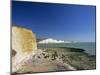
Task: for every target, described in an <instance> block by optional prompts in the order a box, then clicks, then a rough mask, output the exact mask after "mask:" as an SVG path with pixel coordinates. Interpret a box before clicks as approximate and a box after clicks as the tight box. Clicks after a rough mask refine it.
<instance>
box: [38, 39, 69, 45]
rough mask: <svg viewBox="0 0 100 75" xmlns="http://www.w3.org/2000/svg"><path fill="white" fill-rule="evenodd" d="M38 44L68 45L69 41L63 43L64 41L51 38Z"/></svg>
mask: <svg viewBox="0 0 100 75" xmlns="http://www.w3.org/2000/svg"><path fill="white" fill-rule="evenodd" d="M38 43H40V44H41V43H70V41H64V40H56V39H52V38H48V39H45V40H42V41H39V42H38Z"/></svg>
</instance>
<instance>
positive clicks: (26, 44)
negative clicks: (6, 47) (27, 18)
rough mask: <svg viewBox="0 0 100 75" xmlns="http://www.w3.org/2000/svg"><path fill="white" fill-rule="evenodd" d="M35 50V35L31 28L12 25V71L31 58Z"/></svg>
mask: <svg viewBox="0 0 100 75" xmlns="http://www.w3.org/2000/svg"><path fill="white" fill-rule="evenodd" d="M36 50H37V43H36V35H35V33H33V32H32V31H31V30H29V29H26V28H23V27H18V26H12V51H11V52H12V53H11V54H12V72H16V71H17V70H19V69H20V66H21V65H22V64H23V63H24V62H25V61H27V60H28V59H29V58H31V56H32V55H34V54H35V52H36Z"/></svg>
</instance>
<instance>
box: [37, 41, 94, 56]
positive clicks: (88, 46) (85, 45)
mask: <svg viewBox="0 0 100 75" xmlns="http://www.w3.org/2000/svg"><path fill="white" fill-rule="evenodd" d="M38 47H44V48H54V47H71V48H81V49H84V50H85V52H86V53H88V54H90V55H96V43H95V42H79V43H52V44H50V43H49V44H38Z"/></svg>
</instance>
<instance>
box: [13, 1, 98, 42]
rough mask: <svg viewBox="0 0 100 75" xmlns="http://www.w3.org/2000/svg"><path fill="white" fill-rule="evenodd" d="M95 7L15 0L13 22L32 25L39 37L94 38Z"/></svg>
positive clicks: (84, 39)
mask: <svg viewBox="0 0 100 75" xmlns="http://www.w3.org/2000/svg"><path fill="white" fill-rule="evenodd" d="M95 10H96V7H95V6H89V5H72V4H55V3H38V2H21V1H12V25H17V26H22V27H25V28H28V29H31V30H32V31H33V32H34V33H35V34H36V36H37V38H54V39H57V40H70V41H79V42H95V25H96V23H95V19H96V16H95V14H96V11H95Z"/></svg>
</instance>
